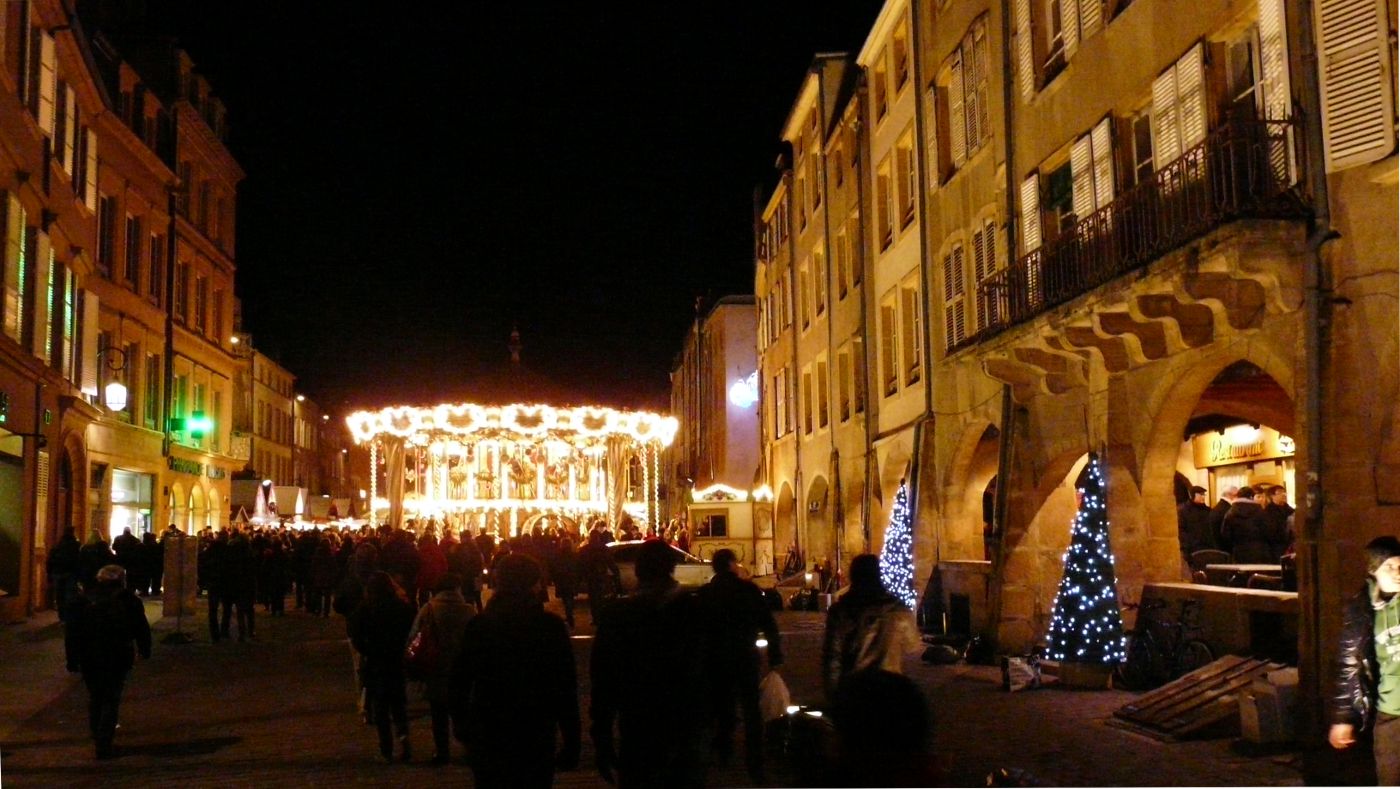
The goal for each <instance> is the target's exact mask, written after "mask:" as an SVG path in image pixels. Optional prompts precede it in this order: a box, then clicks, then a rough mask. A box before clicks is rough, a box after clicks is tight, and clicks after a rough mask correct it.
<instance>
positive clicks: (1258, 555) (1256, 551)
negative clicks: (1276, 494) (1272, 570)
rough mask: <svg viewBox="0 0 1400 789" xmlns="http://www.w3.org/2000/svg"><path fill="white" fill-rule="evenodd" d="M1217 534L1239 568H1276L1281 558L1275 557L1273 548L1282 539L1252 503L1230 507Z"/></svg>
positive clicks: (1240, 502)
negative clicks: (1259, 566)
mask: <svg viewBox="0 0 1400 789" xmlns="http://www.w3.org/2000/svg"><path fill="white" fill-rule="evenodd" d="M1220 530H1221V533H1222V534H1224V535H1225V537H1226V538H1227V540H1228V541H1229V543H1230V545H1231V549H1230V551H1231V554H1232V555H1233V556H1234V559H1235V561H1236V562H1239V563H1240V564H1275V563H1277V562H1278V560H1279V556H1281V555H1282V553H1277V554H1276V553H1274V552H1273V547H1272V546H1273V545H1275V544H1278V543H1281V542H1282V535H1281V534H1276V533H1275V532H1274V531H1273V529H1272V527H1271V524H1270V523H1269V520H1268V518H1265V517H1264V508H1263V507H1261V506H1259V505H1258V504H1257V503H1255V502H1253V501H1248V500H1245V499H1240V500H1238V501H1236V502H1235V503H1234V504H1233V505H1231V506H1230V511H1229V512H1227V513H1225V520H1224V521H1223V522H1222V523H1221V524H1220Z"/></svg>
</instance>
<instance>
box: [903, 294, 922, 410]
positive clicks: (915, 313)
mask: <svg viewBox="0 0 1400 789" xmlns="http://www.w3.org/2000/svg"><path fill="white" fill-rule="evenodd" d="M899 294H900V305H899V309H900V315H901V320H900V326H901V328H902V329H903V333H904V336H903V337H902V338H901V340H900V345H901V347H902V348H903V349H904V384H905V386H908V385H910V384H915V383H918V382H919V377H920V374H921V370H922V367H923V355H924V354H923V351H924V328H923V310H922V309H920V306H919V282H918V280H917V279H914V278H911V279H908V280H905V281H904V284H903V285H901V286H900V289H899Z"/></svg>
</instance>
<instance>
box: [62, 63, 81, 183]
mask: <svg viewBox="0 0 1400 789" xmlns="http://www.w3.org/2000/svg"><path fill="white" fill-rule="evenodd" d="M63 117H64V118H67V119H68V122H67V123H66V124H65V128H64V129H63V141H62V144H63V171H64V172H66V173H68V174H69V175H72V174H73V170H74V168H76V167H77V164H78V163H77V161H76V160H75V158H74V157H75V155H76V149H77V147H78V94H77V93H76V92H75V91H74V90H73V86H71V85H64V86H63Z"/></svg>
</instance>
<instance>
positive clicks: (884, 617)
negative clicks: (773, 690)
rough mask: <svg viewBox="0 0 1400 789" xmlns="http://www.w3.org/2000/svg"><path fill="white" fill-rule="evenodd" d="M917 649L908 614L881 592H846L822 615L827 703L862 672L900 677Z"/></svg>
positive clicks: (911, 615)
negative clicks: (906, 658) (907, 657)
mask: <svg viewBox="0 0 1400 789" xmlns="http://www.w3.org/2000/svg"><path fill="white" fill-rule="evenodd" d="M922 646H923V643H922V641H921V640H920V638H919V628H918V624H917V623H916V621H915V620H914V612H913V611H910V610H909V608H908V607H906V606H905V605H904V603H902V602H900V601H899V599H898V598H896V597H894V596H893V595H891V594H889V593H888V592H886V591H885V590H884V589H876V590H870V591H866V590H856V589H852V590H851V591H849V592H847V593H846V595H845V596H844V597H842V598H841V599H840V600H838V601H836V603H835V605H833V606H831V608H830V609H829V610H828V611H827V612H826V638H825V640H824V641H823V643H822V683H823V686H824V687H825V689H826V693H827V698H828V699H834V698H835V697H836V688H837V686H838V685H840V684H841V680H842V679H844V678H846V677H847V676H849V675H851V674H854V673H856V672H857V671H863V670H865V669H883V670H885V671H891V672H894V673H895V674H902V673H904V656H905V654H908V653H912V652H917V651H919V649H920V648H921V647H922Z"/></svg>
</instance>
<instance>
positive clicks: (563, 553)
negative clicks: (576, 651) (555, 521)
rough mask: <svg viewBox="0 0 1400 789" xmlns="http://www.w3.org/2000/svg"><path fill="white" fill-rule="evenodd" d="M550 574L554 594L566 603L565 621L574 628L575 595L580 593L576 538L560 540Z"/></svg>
mask: <svg viewBox="0 0 1400 789" xmlns="http://www.w3.org/2000/svg"><path fill="white" fill-rule="evenodd" d="M552 558H553V560H552V561H551V562H550V569H549V575H550V577H551V578H552V579H553V580H554V596H555V597H558V598H559V602H560V603H563V605H564V623H565V624H567V625H568V626H569V629H570V630H573V629H574V597H575V595H577V594H578V578H579V559H578V552H577V551H575V550H574V538H573V537H570V536H568V535H565V536H563V537H562V538H560V540H559V548H558V550H556V551H553V552H552Z"/></svg>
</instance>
